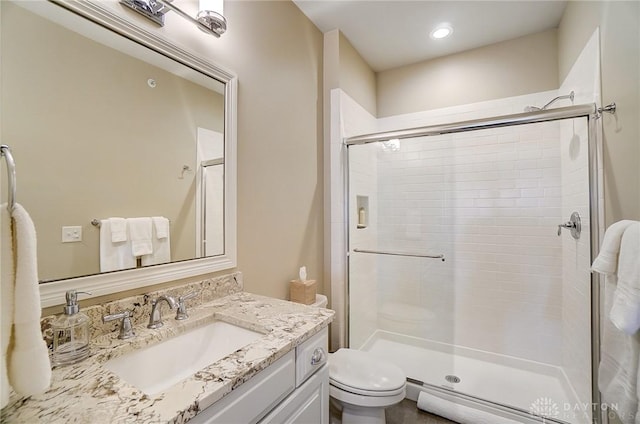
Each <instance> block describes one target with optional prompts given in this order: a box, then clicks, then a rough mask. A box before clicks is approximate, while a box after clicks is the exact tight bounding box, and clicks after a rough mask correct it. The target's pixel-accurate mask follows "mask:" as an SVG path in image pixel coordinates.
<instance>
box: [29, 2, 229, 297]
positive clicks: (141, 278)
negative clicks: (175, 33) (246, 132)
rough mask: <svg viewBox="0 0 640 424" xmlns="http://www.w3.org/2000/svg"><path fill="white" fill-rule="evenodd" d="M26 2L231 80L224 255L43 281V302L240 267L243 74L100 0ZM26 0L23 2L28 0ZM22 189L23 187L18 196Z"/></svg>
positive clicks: (34, 8)
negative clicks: (238, 217) (238, 220)
mask: <svg viewBox="0 0 640 424" xmlns="http://www.w3.org/2000/svg"><path fill="white" fill-rule="evenodd" d="M25 3H27V4H26V6H27V7H25V8H26V9H28V10H30V11H32V12H34V13H36V14H39V15H41V16H45V17H46V16H52V15H54V14H55V16H56V17H58V18H60V19H62V20H63V21H64V22H75V21H77V19H78V17H77V16H74V14H75V15H79V16H80V17H81V18H82V19H83V20H84V21H85V22H86V25H87V26H89V25H100V26H102V27H105V28H107V29H109V30H111V31H114V32H116V33H117V34H119V35H120V36H123V37H125V38H128V39H129V40H132V41H134V42H137V43H139V44H142V45H144V46H146V47H148V48H150V49H152V50H155V51H156V52H158V53H160V54H162V55H165V56H167V57H169V58H171V59H173V60H175V61H177V62H180V63H182V64H183V65H185V66H188V67H190V68H192V69H194V70H196V71H199V72H201V73H203V74H205V75H207V76H209V77H212V78H215V79H217V80H219V81H221V82H223V83H224V84H225V93H224V97H225V99H224V106H225V108H224V110H225V117H224V138H225V170H224V172H225V187H224V251H225V253H224V255H219V256H212V257H208V258H197V259H190V260H184V261H179V262H173V263H168V264H164V265H154V266H151V267H147V268H136V269H130V270H123V271H113V272H108V273H103V274H94V275H89V276H84V277H75V278H68V279H64V280H57V281H52V282H48V283H44V284H40V303H41V307H43V308H44V307H49V306H55V305H60V304H63V303H64V299H65V292H66V291H67V290H71V289H75V290H79V291H88V292H91V295H90V296H89V297H97V296H104V295H107V294H112V293H117V292H121V291H125V290H130V289H134V288H139V287H146V286H150V285H154V284H162V283H166V282H170V281H174V280H179V279H183V278H190V277H195V276H198V275H203V274H208V273H212V272H216V271H222V270H226V269H231V268H235V267H236V266H237V240H236V237H237V227H236V203H237V168H236V166H237V161H236V140H237V135H236V134H237V92H238V78H237V76H236V75H235V74H234V73H232V72H230V71H228V70H225V69H223V68H221V67H219V66H218V65H215V64H213V63H211V62H208V61H206V60H203V59H202V58H201V57H198V56H197V55H196V54H194V53H191V52H189V51H186V50H184V49H182V48H180V47H178V46H176V45H175V44H173V43H171V42H169V41H168V40H166V39H164V38H162V37H160V36H158V35H156V34H155V33H152V32H149V31H148V30H146V29H144V28H142V27H140V26H138V25H136V24H135V23H134V22H132V21H130V20H128V19H125V18H124V17H122V16H119V15H117V14H115V13H114V12H113V11H111V10H109V9H107V8H105V7H104V6H102V5H101V4H99V3H98V2H97V1H95V0H91V1H89V0H85V1H73V0H49V1H42V2H25ZM25 3H22V4H23V5H24V4H25ZM23 7H24V6H23ZM193 30H194V31H196V30H197V29H196V28H195V27H194V28H193ZM18 172H19V168H18ZM19 193H20V192H19V190H18V198H19Z"/></svg>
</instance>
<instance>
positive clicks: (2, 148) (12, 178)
mask: <svg viewBox="0 0 640 424" xmlns="http://www.w3.org/2000/svg"><path fill="white" fill-rule="evenodd" d="M0 152H1V153H2V156H4V158H5V159H6V161H7V174H9V179H8V181H7V185H8V190H7V191H8V194H7V195H8V197H9V201H8V202H7V210H8V211H9V214H11V213H13V209H14V208H15V205H16V163H15V161H14V160H13V155H12V154H11V149H10V148H9V146H7V145H6V144H3V145H0Z"/></svg>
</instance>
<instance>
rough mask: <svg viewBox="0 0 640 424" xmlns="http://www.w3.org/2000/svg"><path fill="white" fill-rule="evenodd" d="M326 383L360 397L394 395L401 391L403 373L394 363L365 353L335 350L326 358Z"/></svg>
mask: <svg viewBox="0 0 640 424" xmlns="http://www.w3.org/2000/svg"><path fill="white" fill-rule="evenodd" d="M329 382H330V384H331V385H333V386H335V387H337V388H339V389H342V390H345V391H347V392H350V393H355V394H358V395H362V396H395V395H398V394H400V393H403V392H404V389H405V384H406V376H405V374H404V372H403V371H402V370H401V369H400V368H399V367H397V366H396V365H393V364H390V363H388V362H385V361H381V360H379V359H377V358H375V357H373V356H371V354H369V353H367V352H362V351H359V350H353V349H339V350H338V351H336V352H335V353H333V354H332V355H331V357H330V359H329Z"/></svg>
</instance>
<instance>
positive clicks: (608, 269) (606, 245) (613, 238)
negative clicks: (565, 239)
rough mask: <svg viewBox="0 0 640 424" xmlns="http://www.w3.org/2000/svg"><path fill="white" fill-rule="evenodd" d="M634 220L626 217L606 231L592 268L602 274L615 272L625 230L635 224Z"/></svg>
mask: <svg viewBox="0 0 640 424" xmlns="http://www.w3.org/2000/svg"><path fill="white" fill-rule="evenodd" d="M633 223H634V221H631V220H628V219H625V220H622V221H618V222H616V223H614V224H611V225H610V226H609V228H607V231H606V232H605V233H604V237H603V239H602V246H600V253H598V257H597V258H596V259H595V260H594V261H593V265H591V269H592V270H593V271H596V272H599V273H600V274H605V275H608V274H614V273H615V272H616V271H617V270H618V253H619V252H620V241H621V240H622V234H623V233H624V231H625V230H626V229H627V227H629V226H630V225H631V224H633Z"/></svg>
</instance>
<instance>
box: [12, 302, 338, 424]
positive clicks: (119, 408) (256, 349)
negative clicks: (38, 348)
mask: <svg viewBox="0 0 640 424" xmlns="http://www.w3.org/2000/svg"><path fill="white" fill-rule="evenodd" d="M164 313H165V320H164V322H165V326H164V327H162V328H161V329H158V330H150V329H147V328H146V327H145V326H136V327H135V331H136V337H135V338H133V339H130V340H118V339H117V332H113V333H111V334H107V335H103V336H99V337H97V338H95V339H94V340H92V345H91V356H90V357H89V358H87V359H86V360H84V361H82V362H80V363H78V364H74V365H69V366H66V367H60V368H56V369H54V370H53V376H52V382H51V388H50V389H49V390H48V391H47V392H46V393H44V394H42V395H39V396H32V397H30V398H20V397H19V396H17V395H16V394H15V393H12V395H11V398H10V402H9V405H8V406H7V407H5V408H4V409H3V410H2V415H1V420H0V421H1V422H3V423H92V424H100V423H183V422H186V421H188V420H189V419H190V418H192V417H194V416H195V415H196V414H197V412H198V411H200V410H203V409H205V408H207V407H208V406H210V405H212V404H213V403H214V402H216V401H218V400H220V399H221V398H222V397H223V396H225V395H226V394H228V393H229V392H231V391H232V390H233V389H235V388H237V387H238V386H240V385H241V384H242V383H244V382H245V381H247V380H248V379H250V378H251V377H252V376H254V375H255V374H257V373H258V372H259V371H261V370H263V369H265V368H266V367H268V366H269V365H270V364H272V363H273V362H274V361H276V360H277V359H279V358H280V357H282V356H283V355H285V354H286V353H287V352H289V351H291V350H292V349H293V348H295V346H297V345H299V344H300V343H302V342H303V341H305V340H307V339H308V338H310V337H311V336H313V335H314V334H316V333H317V332H319V331H320V330H321V329H323V328H324V327H326V326H327V325H329V323H330V322H331V320H332V319H333V314H334V313H333V311H331V310H328V309H323V308H314V307H309V306H304V305H299V304H296V303H291V302H287V301H283V300H278V299H272V298H268V297H263V296H258V295H254V294H250V293H246V292H240V293H235V294H231V295H228V296H225V297H222V298H219V299H216V300H213V301H211V302H208V303H205V304H202V305H200V306H197V307H194V308H191V309H190V310H189V319H187V320H185V321H175V320H174V319H168V317H169V316H170V314H171V312H169V311H168V310H167V309H166V308H164ZM167 314H169V315H167ZM215 320H220V321H226V322H229V323H232V324H236V325H239V326H241V327H245V328H249V329H252V330H255V331H258V332H260V333H263V334H264V336H263V337H261V338H260V339H258V340H257V341H255V342H253V343H251V344H249V345H247V346H246V347H245V348H242V349H240V350H238V351H236V352H234V353H232V354H231V355H228V356H226V357H225V358H223V359H221V360H219V361H217V362H215V363H213V364H211V365H209V366H207V367H206V368H204V369H202V370H200V371H199V372H197V373H196V374H194V375H193V376H192V377H190V378H187V379H185V380H183V381H181V382H179V383H176V384H175V385H174V386H172V387H171V388H169V389H167V390H165V391H164V392H162V393H160V394H158V395H155V396H152V397H150V396H148V395H146V394H145V393H143V392H141V391H140V390H138V389H137V388H135V387H134V386H131V385H129V384H128V383H126V382H125V381H123V380H122V379H120V378H119V377H117V376H116V375H115V374H114V373H112V372H110V371H108V370H107V369H105V368H104V367H103V366H102V364H104V363H105V362H106V361H107V360H109V359H111V358H113V357H117V356H120V355H123V354H125V353H127V352H130V351H132V350H134V349H138V348H142V347H146V346H150V345H153V344H155V343H158V342H160V341H162V340H165V339H168V338H171V337H172V336H175V335H178V334H181V333H184V332H186V331H189V330H191V329H193V328H196V327H199V326H201V325H203V324H206V323H207V322H211V321H215ZM158 366H162V364H158Z"/></svg>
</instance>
